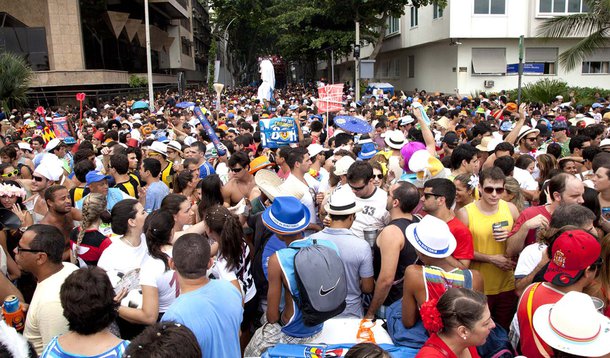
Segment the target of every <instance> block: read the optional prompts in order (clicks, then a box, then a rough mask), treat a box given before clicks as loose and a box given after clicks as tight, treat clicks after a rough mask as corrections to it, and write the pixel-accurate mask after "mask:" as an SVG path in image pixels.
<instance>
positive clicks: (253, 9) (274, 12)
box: [211, 0, 447, 80]
mask: <svg viewBox="0 0 610 358" xmlns="http://www.w3.org/2000/svg"><path fill="white" fill-rule="evenodd" d="M211 1H212V8H213V9H214V14H215V19H214V24H215V25H214V30H213V33H215V34H216V36H217V38H219V39H221V40H222V41H227V42H228V49H227V56H228V57H229V58H228V60H229V61H228V62H229V63H227V65H228V68H229V70H230V71H231V73H232V74H233V75H234V76H235V78H238V79H244V78H248V79H249V80H251V79H253V78H254V77H255V76H256V75H257V63H258V58H259V57H261V56H266V55H271V54H277V55H280V56H282V57H283V58H284V59H285V60H286V61H290V62H293V63H298V64H300V65H301V66H303V67H306V68H310V69H311V70H314V69H315V64H316V61H317V60H320V59H328V50H329V49H331V48H332V49H333V50H334V52H335V55H336V56H344V55H347V54H349V53H350V52H351V51H352V49H353V45H354V41H355V37H354V35H355V34H354V32H355V22H356V20H358V21H359V23H360V40H361V44H368V43H372V44H376V45H377V46H376V48H375V51H374V56H376V55H377V53H379V50H380V49H381V42H382V41H383V38H384V36H385V31H386V26H387V25H386V23H387V18H388V16H396V17H399V16H401V15H403V14H404V11H405V6H406V5H409V4H411V5H415V6H426V5H429V4H433V3H434V4H438V5H439V6H441V7H445V6H446V4H447V0H385V1H372V0H310V1H308V2H304V1H301V0H211ZM225 35H226V36H225Z"/></svg>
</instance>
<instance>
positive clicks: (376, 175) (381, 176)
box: [373, 174, 383, 180]
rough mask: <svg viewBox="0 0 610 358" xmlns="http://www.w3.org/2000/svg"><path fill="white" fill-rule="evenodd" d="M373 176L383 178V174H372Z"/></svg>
mask: <svg viewBox="0 0 610 358" xmlns="http://www.w3.org/2000/svg"><path fill="white" fill-rule="evenodd" d="M373 178H377V179H379V180H381V179H383V174H373Z"/></svg>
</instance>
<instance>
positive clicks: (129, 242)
mask: <svg viewBox="0 0 610 358" xmlns="http://www.w3.org/2000/svg"><path fill="white" fill-rule="evenodd" d="M121 240H122V241H123V242H124V243H125V244H127V245H129V246H131V247H135V246H134V245H133V244H132V243H131V241H129V240H128V239H127V238H125V236H123V237H122V238H121Z"/></svg>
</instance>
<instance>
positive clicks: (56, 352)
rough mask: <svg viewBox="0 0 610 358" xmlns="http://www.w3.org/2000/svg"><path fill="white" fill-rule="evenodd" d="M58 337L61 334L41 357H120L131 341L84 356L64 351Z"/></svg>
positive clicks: (52, 341) (50, 343)
mask: <svg viewBox="0 0 610 358" xmlns="http://www.w3.org/2000/svg"><path fill="white" fill-rule="evenodd" d="M58 337H59V336H57V337H54V338H53V339H52V340H51V342H49V344H48V345H47V347H46V348H45V349H44V351H42V355H40V358H84V357H89V358H120V357H122V356H123V353H124V352H125V349H126V348H127V346H128V345H129V341H122V342H121V343H119V344H117V345H116V346H114V347H112V348H110V349H109V350H107V351H106V352H104V353H101V354H97V355H94V356H83V355H80V354H72V353H69V352H66V351H64V349H63V348H62V347H61V346H60V345H59V342H58V341H57V338H58Z"/></svg>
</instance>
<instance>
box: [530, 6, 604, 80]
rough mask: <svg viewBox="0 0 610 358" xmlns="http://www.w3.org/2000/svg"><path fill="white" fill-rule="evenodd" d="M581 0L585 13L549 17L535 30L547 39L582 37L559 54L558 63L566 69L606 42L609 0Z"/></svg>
mask: <svg viewBox="0 0 610 358" xmlns="http://www.w3.org/2000/svg"><path fill="white" fill-rule="evenodd" d="M583 2H584V3H585V4H586V5H587V8H588V9H589V11H588V12H586V13H581V14H573V15H565V16H557V17H553V18H550V19H548V20H545V22H544V23H543V24H542V25H541V26H540V28H539V30H538V36H542V37H549V38H564V37H569V36H583V35H584V36H585V37H584V38H583V39H582V40H580V41H579V42H578V43H577V44H576V45H574V46H572V47H571V48H570V49H568V50H566V51H564V52H563V53H562V54H561V55H560V56H559V62H560V63H561V65H562V66H564V67H565V68H566V70H568V71H571V70H573V69H574V68H575V67H576V65H577V64H578V63H580V62H581V61H582V60H583V59H584V58H585V56H587V55H590V54H592V53H593V52H595V50H597V49H599V48H602V47H606V46H607V45H608V44H610V0H583Z"/></svg>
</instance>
